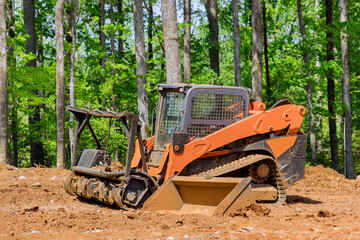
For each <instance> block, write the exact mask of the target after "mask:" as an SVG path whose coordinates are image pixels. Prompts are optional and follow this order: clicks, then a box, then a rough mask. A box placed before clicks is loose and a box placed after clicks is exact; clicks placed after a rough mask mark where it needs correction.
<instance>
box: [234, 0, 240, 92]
mask: <svg viewBox="0 0 360 240" xmlns="http://www.w3.org/2000/svg"><path fill="white" fill-rule="evenodd" d="M238 3H239V0H232V16H233V35H234V72H235V86H238V87H241V69H240V30H239V28H240V26H239V13H238V12H239V6H238Z"/></svg>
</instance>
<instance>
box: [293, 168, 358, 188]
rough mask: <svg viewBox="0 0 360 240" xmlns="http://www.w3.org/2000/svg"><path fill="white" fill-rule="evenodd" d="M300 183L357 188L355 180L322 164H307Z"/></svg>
mask: <svg viewBox="0 0 360 240" xmlns="http://www.w3.org/2000/svg"><path fill="white" fill-rule="evenodd" d="M300 183H302V184H306V185H309V186H315V187H322V188H324V187H326V188H337V189H338V188H357V181H355V180H348V179H346V178H345V177H344V175H342V174H340V173H338V172H336V171H334V170H333V169H331V168H327V167H324V166H322V165H318V166H316V167H311V166H307V167H306V168H305V179H304V180H302V181H301V182H300Z"/></svg>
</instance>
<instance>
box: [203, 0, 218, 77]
mask: <svg viewBox="0 0 360 240" xmlns="http://www.w3.org/2000/svg"><path fill="white" fill-rule="evenodd" d="M204 5H205V9H206V14H207V18H208V21H209V33H210V48H209V56H210V67H211V69H212V70H213V71H214V73H216V75H217V76H219V75H220V57H219V23H218V16H217V15H218V8H217V0H204Z"/></svg>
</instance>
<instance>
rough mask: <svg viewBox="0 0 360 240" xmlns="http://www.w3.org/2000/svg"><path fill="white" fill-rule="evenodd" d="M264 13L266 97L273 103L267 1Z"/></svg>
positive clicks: (264, 5) (263, 9)
mask: <svg viewBox="0 0 360 240" xmlns="http://www.w3.org/2000/svg"><path fill="white" fill-rule="evenodd" d="M262 12H263V15H262V18H263V29H264V55H265V76H266V97H267V101H268V102H271V89H270V70H269V56H268V39H267V26H266V3H265V1H263V6H262Z"/></svg>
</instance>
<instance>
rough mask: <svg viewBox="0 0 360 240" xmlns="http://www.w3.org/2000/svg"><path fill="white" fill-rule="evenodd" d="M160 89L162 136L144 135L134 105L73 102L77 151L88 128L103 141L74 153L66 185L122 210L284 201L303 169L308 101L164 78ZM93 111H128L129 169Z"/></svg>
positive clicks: (214, 209) (193, 209)
mask: <svg viewBox="0 0 360 240" xmlns="http://www.w3.org/2000/svg"><path fill="white" fill-rule="evenodd" d="M158 91H159V93H160V97H159V103H158V106H157V118H156V123H155V126H153V129H155V131H154V135H153V136H151V137H149V138H145V139H143V138H142V136H141V132H140V126H141V123H140V120H139V118H138V117H137V116H136V115H134V114H132V113H129V112H126V111H125V112H122V113H115V112H111V111H109V112H105V111H99V110H87V109H78V108H73V107H69V108H68V111H70V112H72V113H73V114H74V115H75V117H76V120H77V124H76V134H75V135H76V136H75V144H74V148H73V154H74V156H75V159H77V153H78V150H79V149H78V148H79V139H80V135H81V133H82V131H83V130H84V128H85V127H87V128H88V129H89V130H90V133H91V135H92V137H93V138H94V140H95V143H96V145H97V149H84V150H83V151H82V153H81V155H80V157H79V159H78V160H77V162H75V164H74V166H73V167H72V173H71V175H70V176H69V177H68V178H67V180H66V182H65V189H66V191H67V192H68V193H70V194H73V195H77V196H80V197H83V198H87V199H94V200H97V201H101V202H104V203H106V204H110V205H116V206H118V207H120V208H122V209H129V208H133V209H137V208H143V209H145V210H147V209H149V210H181V211H183V212H186V213H205V214H210V215H211V214H228V213H230V212H231V211H232V210H233V209H235V208H240V207H243V206H244V205H245V204H248V203H278V204H282V203H283V202H284V201H285V199H286V193H285V188H287V187H289V186H291V185H292V184H293V183H294V182H296V181H298V180H300V179H302V178H303V177H304V169H305V150H306V135H305V134H304V133H302V132H299V128H300V126H301V123H302V120H303V118H304V115H305V112H306V110H305V108H304V107H303V106H300V105H294V104H292V103H291V102H290V101H289V100H281V101H279V102H277V103H276V104H275V105H274V106H272V107H271V108H270V109H268V110H265V104H264V103H262V102H259V101H256V100H255V99H252V98H250V90H249V89H245V88H240V87H225V86H205V85H192V84H160V85H158ZM95 116H97V117H105V118H118V119H120V121H121V123H122V125H123V127H124V132H125V134H126V136H127V139H128V148H127V158H126V164H125V167H124V169H123V170H116V169H115V168H113V167H110V163H111V159H110V154H109V153H108V151H107V144H108V138H109V133H108V137H107V141H106V147H105V149H103V148H102V146H101V144H100V141H99V140H98V138H97V137H96V134H95V132H94V131H93V129H92V127H91V125H90V119H91V118H92V117H95ZM109 132H110V131H109ZM135 135H137V140H135V137H136V136H135ZM103 141H105V140H103Z"/></svg>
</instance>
